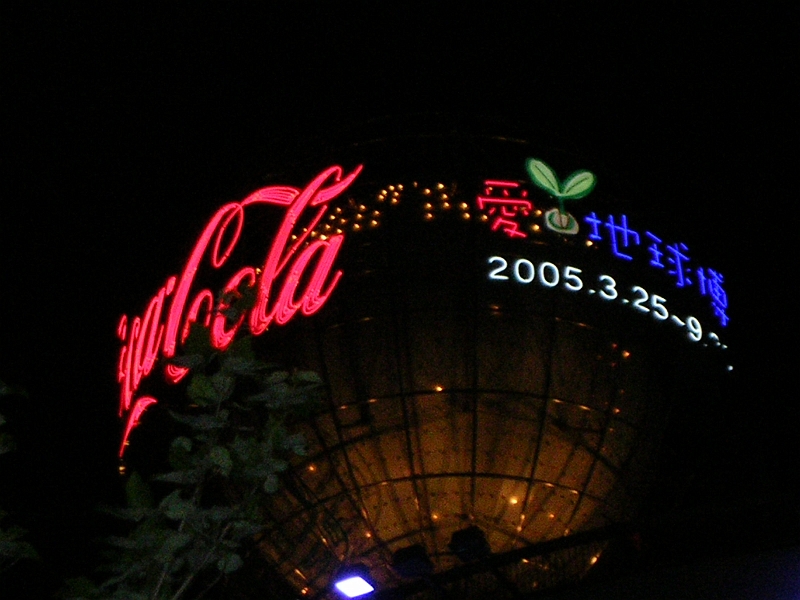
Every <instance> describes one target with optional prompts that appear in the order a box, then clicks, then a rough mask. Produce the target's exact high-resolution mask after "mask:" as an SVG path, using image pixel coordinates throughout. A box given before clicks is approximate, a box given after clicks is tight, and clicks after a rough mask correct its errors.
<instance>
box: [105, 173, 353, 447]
mask: <svg viewBox="0 0 800 600" xmlns="http://www.w3.org/2000/svg"><path fill="white" fill-rule="evenodd" d="M361 168H362V167H361V166H358V167H356V168H355V169H354V170H353V171H352V172H351V173H350V174H348V175H347V176H344V177H343V176H342V169H341V168H340V167H330V168H328V169H326V170H324V171H322V172H321V173H320V174H319V175H317V177H315V178H314V179H313V180H312V181H311V183H309V184H308V186H306V188H305V189H302V190H300V189H297V188H293V187H288V186H270V187H265V188H262V189H260V190H258V191H256V192H254V193H253V194H251V195H250V196H248V197H247V198H245V199H244V200H242V201H241V202H232V203H230V204H226V205H225V206H223V207H222V208H220V209H219V210H218V211H217V212H216V214H215V215H214V216H213V217H212V218H211V220H210V221H209V223H208V225H206V227H205V229H204V230H203V232H202V233H201V234H200V238H199V239H198V241H197V243H196V244H195V246H194V248H193V249H192V252H191V254H190V255H189V260H188V261H187V262H186V266H185V267H184V269H183V272H182V273H181V275H180V277H177V276H175V275H173V276H171V277H169V278H168V279H167V281H166V283H165V284H164V285H163V286H162V287H161V288H160V289H159V290H158V292H156V294H155V295H154V296H153V297H152V298H151V299H150V302H149V303H148V305H147V308H146V309H145V311H144V313H143V314H142V315H141V316H135V317H133V318H132V319H129V318H128V316H127V315H123V316H122V318H121V319H120V322H119V326H118V328H117V336H118V337H119V339H120V340H121V341H122V348H121V349H120V353H119V364H118V370H117V379H118V381H119V384H120V403H119V415H120V417H122V418H124V419H125V428H124V432H123V437H122V445H121V446H120V452H119V453H120V456H122V454H123V453H124V451H125V447H126V445H127V440H128V436H129V435H130V432H131V430H132V429H133V428H134V427H135V426H136V425H137V423H138V420H139V417H140V416H141V415H142V413H143V412H144V411H145V410H146V409H147V408H148V407H149V406H150V405H152V404H155V403H156V399H155V398H153V397H151V396H141V397H137V392H138V390H139V386H140V385H141V383H142V380H143V379H144V378H146V377H147V376H148V375H150V374H151V373H152V371H153V369H154V367H155V366H156V364H157V362H158V360H159V358H162V357H163V358H170V357H173V356H175V353H176V351H177V349H178V347H179V346H180V345H182V344H183V342H185V341H186V338H187V336H188V335H189V331H190V329H191V326H192V324H193V323H196V322H198V321H201V322H202V323H203V325H204V326H206V327H208V328H209V331H210V335H211V344H212V346H213V347H214V348H216V349H218V350H225V349H226V348H227V347H228V346H230V344H231V343H232V342H233V340H234V338H235V336H236V333H237V332H238V331H239V329H240V328H241V327H242V326H243V325H244V323H245V321H246V322H247V325H248V327H249V329H250V331H251V332H252V333H253V334H254V335H260V334H262V333H264V332H265V331H266V330H267V328H268V327H269V326H270V324H271V323H273V322H274V323H276V324H278V325H283V324H285V323H288V322H289V321H290V320H291V319H292V318H293V317H294V315H295V314H297V312H298V311H300V312H301V313H302V314H303V315H306V316H309V315H312V314H314V313H315V312H317V311H318V310H319V309H320V308H322V306H323V305H324V304H325V301H326V300H327V299H328V297H329V296H330V295H331V293H332V292H333V290H334V289H335V287H336V284H337V283H338V281H339V278H340V277H341V275H342V272H341V271H334V269H333V264H334V261H335V260H336V257H337V255H338V253H339V250H340V249H341V246H342V242H343V241H344V235H343V234H338V235H332V236H330V237H327V238H326V239H314V240H313V241H311V242H309V241H308V238H309V236H310V233H311V231H313V230H314V228H315V227H316V225H317V224H318V223H319V222H320V220H321V219H322V217H323V216H324V215H325V213H326V212H327V210H328V207H329V205H330V201H331V200H332V199H334V198H336V197H337V196H339V195H340V194H341V193H342V192H344V191H345V190H346V189H347V188H348V187H349V186H350V184H352V183H353V181H354V180H355V178H356V177H357V176H358V174H359V173H360V172H361ZM259 204H262V205H263V204H266V205H273V206H279V207H283V208H284V209H285V211H286V213H285V215H284V217H283V220H282V221H281V224H280V226H279V227H278V230H277V232H276V234H275V237H274V238H273V239H272V244H271V246H270V248H269V252H268V253H267V256H266V259H265V261H264V263H263V264H262V265H258V268H256V267H255V266H244V267H242V268H240V269H239V270H238V271H236V272H235V273H234V274H233V276H232V277H231V278H230V279H229V280H228V283H227V284H226V285H225V287H224V288H223V290H222V292H223V293H222V294H221V295H220V296H219V299H217V296H215V294H214V293H213V292H212V291H211V290H210V289H207V288H203V289H197V288H198V287H199V286H198V285H196V279H197V274H198V271H199V270H200V268H201V267H203V266H204V265H208V264H210V266H211V267H212V268H213V269H220V268H222V267H223V266H224V265H225V264H226V263H227V261H228V259H229V258H230V256H231V254H232V253H233V251H234V249H235V248H236V244H237V242H238V241H239V237H240V236H241V233H242V229H243V228H244V216H245V210H246V209H247V208H248V207H250V206H253V205H259ZM305 215H308V217H306V218H304V219H303V223H304V225H303V227H302V231H295V228H296V226H297V225H298V222H300V219H301V217H304V216H305ZM309 218H310V220H309ZM245 288H255V290H256V302H255V305H254V306H253V308H252V309H251V310H249V311H248V312H247V313H245V314H241V315H239V317H238V318H237V319H236V321H235V322H229V319H228V317H226V315H225V311H226V309H227V308H228V306H227V303H226V302H227V301H226V298H227V297H229V296H230V294H238V293H241V291H242V290H243V289H245ZM188 371H189V369H187V368H185V367H180V366H177V365H173V364H167V365H166V366H165V374H166V377H167V379H168V381H170V382H172V383H177V382H178V381H180V380H181V379H182V378H183V377H184V376H185V375H186V374H187V373H188Z"/></svg>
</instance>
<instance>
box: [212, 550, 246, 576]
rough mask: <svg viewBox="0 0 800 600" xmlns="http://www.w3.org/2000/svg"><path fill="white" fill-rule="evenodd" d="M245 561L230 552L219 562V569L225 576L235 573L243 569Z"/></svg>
mask: <svg viewBox="0 0 800 600" xmlns="http://www.w3.org/2000/svg"><path fill="white" fill-rule="evenodd" d="M243 564H244V561H243V560H242V557H241V556H239V555H238V554H236V553H235V552H229V553H227V554H226V555H225V556H223V557H222V558H220V559H219V560H218V561H217V568H218V569H219V570H220V571H222V572H223V573H225V574H229V573H233V572H234V571H238V570H239V569H241V568H242V565H243Z"/></svg>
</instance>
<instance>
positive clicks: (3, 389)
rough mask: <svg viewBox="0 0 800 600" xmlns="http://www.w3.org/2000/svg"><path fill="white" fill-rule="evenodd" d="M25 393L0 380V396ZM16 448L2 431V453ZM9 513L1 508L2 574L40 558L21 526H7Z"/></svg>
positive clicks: (1, 418)
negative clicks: (26, 538) (24, 562)
mask: <svg viewBox="0 0 800 600" xmlns="http://www.w3.org/2000/svg"><path fill="white" fill-rule="evenodd" d="M15 394H16V395H20V394H21V395H24V394H23V393H22V392H21V391H20V390H18V389H15V388H12V387H11V386H8V385H6V384H5V383H3V382H2V381H0V397H3V396H10V395H15ZM5 423H6V419H5V417H4V416H3V415H2V414H0V427H2V426H3V425H5ZM13 449H14V439H13V438H12V437H11V434H9V433H6V432H4V431H0V454H6V453H7V452H11V451H12V450H13ZM7 517H8V513H7V512H5V511H4V510H2V509H0V575H2V574H3V573H4V572H5V571H7V570H8V569H10V568H11V567H13V566H14V565H15V564H16V563H17V562H19V561H20V560H22V559H31V558H38V557H39V555H38V554H37V553H36V550H34V548H33V546H31V544H30V543H29V542H27V541H25V540H24V539H23V537H24V536H25V534H26V533H27V532H26V531H25V530H24V529H22V528H21V527H16V526H14V525H11V526H6V525H4V524H3V521H5V520H6V518H7Z"/></svg>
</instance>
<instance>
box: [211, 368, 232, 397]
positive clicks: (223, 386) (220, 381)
mask: <svg viewBox="0 0 800 600" xmlns="http://www.w3.org/2000/svg"><path fill="white" fill-rule="evenodd" d="M235 382H236V380H235V379H234V378H233V377H232V376H231V375H229V374H228V373H223V372H222V371H220V372H218V373H214V375H212V376H211V384H212V385H213V386H214V391H215V392H216V394H215V396H216V397H215V401H216V402H224V401H225V400H227V399H228V398H230V397H231V394H233V388H234V384H235Z"/></svg>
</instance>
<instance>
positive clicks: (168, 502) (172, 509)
mask: <svg viewBox="0 0 800 600" xmlns="http://www.w3.org/2000/svg"><path fill="white" fill-rule="evenodd" d="M158 508H159V509H160V510H161V511H162V512H163V513H164V515H166V517H167V518H168V519H173V520H175V521H180V520H181V519H185V518H186V517H188V516H189V515H190V514H191V513H192V512H194V510H195V506H194V504H192V502H191V501H190V500H184V499H183V498H181V495H180V490H175V491H174V492H172V493H171V494H170V495H169V496H167V497H166V498H164V499H163V500H162V501H161V504H159V506H158Z"/></svg>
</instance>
